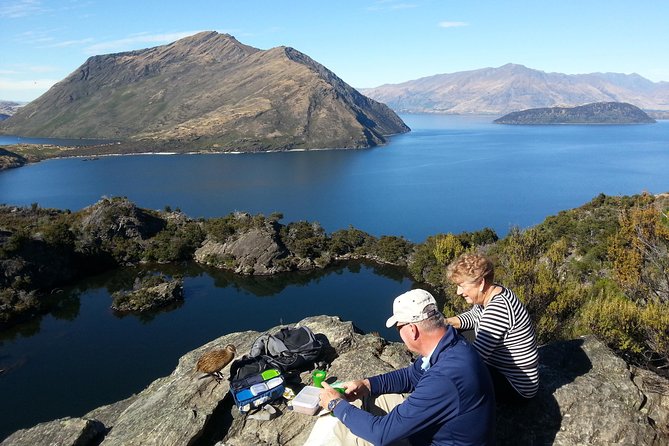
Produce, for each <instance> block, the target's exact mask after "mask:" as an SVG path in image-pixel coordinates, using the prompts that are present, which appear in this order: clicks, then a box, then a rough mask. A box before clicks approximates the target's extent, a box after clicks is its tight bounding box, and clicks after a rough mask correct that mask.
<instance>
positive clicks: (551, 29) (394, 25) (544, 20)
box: [0, 0, 669, 101]
mask: <svg viewBox="0 0 669 446" xmlns="http://www.w3.org/2000/svg"><path fill="white" fill-rule="evenodd" d="M205 30H213V31H218V32H224V33H229V34H232V35H233V36H235V37H236V38H237V39H238V40H239V41H241V42H242V43H244V44H247V45H251V46H254V47H256V48H260V49H269V48H272V47H276V46H281V45H284V46H291V47H293V48H296V49H297V50H299V51H301V52H303V53H306V54H307V55H309V56H310V57H312V58H313V59H315V60H316V61H318V62H320V63H322V64H323V65H325V66H326V67H328V68H329V69H331V70H332V71H334V72H335V73H336V74H337V75H338V76H339V77H341V78H342V79H343V80H344V81H346V82H347V83H348V84H350V85H352V86H353V87H358V88H362V87H375V86H379V85H382V84H386V83H400V82H404V81H408V80H413V79H418V78H421V77H425V76H430V75H434V74H441V73H453V72H456V71H464V70H473V69H478V68H484V67H498V66H501V65H504V64H506V63H510V62H511V63H517V64H522V65H525V66H527V67H529V68H534V69H538V70H542V71H546V72H561V73H568V74H578V73H592V72H616V73H627V74H629V73H638V74H640V75H642V76H644V77H646V78H648V79H650V80H652V81H655V82H658V81H669V1H665V0H654V1H646V0H639V1H635V2H633V1H631V0H625V1H619V0H561V1H543V0H508V1H500V0H496V1H492V0H490V1H488V0H486V1H483V0H458V1H450V0H337V1H319V0H306V1H302V0H294V1H289V0H284V1H280V0H232V1H229V0H181V1H171V0H159V1H154V0H133V1H128V0H104V1H103V0H0V99H4V100H18V101H29V100H32V99H35V98H36V97H38V96H39V95H41V94H42V93H44V92H45V91H47V90H48V88H49V87H51V86H52V85H53V84H54V83H55V82H57V81H59V80H61V79H63V78H64V77H66V76H67V75H68V74H70V73H71V72H73V71H74V70H76V69H77V67H79V66H80V65H81V64H83V63H84V62H85V61H86V59H87V58H88V57H89V56H92V55H97V54H107V53H116V52H121V51H129V50H135V49H140V48H147V47H152V46H157V45H163V44H166V43H169V42H172V41H174V40H177V39H179V38H181V37H184V36H187V35H190V34H194V33H196V32H199V31H205Z"/></svg>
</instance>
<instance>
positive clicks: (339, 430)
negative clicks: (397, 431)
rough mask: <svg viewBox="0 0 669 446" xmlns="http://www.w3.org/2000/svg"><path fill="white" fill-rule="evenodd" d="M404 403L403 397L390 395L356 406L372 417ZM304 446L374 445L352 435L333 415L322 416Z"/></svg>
mask: <svg viewBox="0 0 669 446" xmlns="http://www.w3.org/2000/svg"><path fill="white" fill-rule="evenodd" d="M403 401H404V397H403V396H402V395H398V394H396V393H390V394H387V395H380V396H377V397H368V398H364V399H363V401H362V402H361V401H360V400H357V401H354V402H353V403H351V404H353V405H354V406H356V407H358V408H360V407H361V408H362V409H363V410H365V411H367V412H369V413H371V414H372V415H379V416H380V415H386V414H388V413H389V412H390V411H391V410H393V408H394V407H395V406H397V405H399V404H401V403H402V402H403ZM393 445H397V446H402V445H409V442H408V441H407V440H401V441H399V442H396V443H393ZM304 446H373V445H372V443H370V442H368V441H366V440H363V439H362V438H360V437H357V436H355V435H353V434H352V433H351V431H350V430H348V428H347V427H346V426H344V424H343V423H342V422H341V421H339V419H337V418H336V417H334V416H332V415H329V414H328V415H322V416H321V417H320V418H319V419H318V420H317V421H316V424H314V427H313V428H312V430H311V434H309V438H307V441H306V442H305V443H304Z"/></svg>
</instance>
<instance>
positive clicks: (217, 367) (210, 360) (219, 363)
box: [195, 344, 237, 382]
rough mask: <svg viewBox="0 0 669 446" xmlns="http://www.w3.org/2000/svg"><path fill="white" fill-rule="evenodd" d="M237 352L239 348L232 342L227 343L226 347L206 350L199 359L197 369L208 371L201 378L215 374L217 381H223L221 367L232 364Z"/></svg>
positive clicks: (203, 371)
mask: <svg viewBox="0 0 669 446" xmlns="http://www.w3.org/2000/svg"><path fill="white" fill-rule="evenodd" d="M235 353H237V349H236V348H235V346H234V345H232V344H228V345H226V346H225V348H219V349H216V350H211V351H208V352H204V353H203V354H202V356H200V359H198V360H197V364H196V365H195V370H197V371H198V372H202V373H206V375H204V376H202V377H201V378H205V377H207V376H213V377H214V379H215V380H216V382H221V380H222V379H223V375H222V374H221V369H222V368H223V367H225V366H226V365H228V364H230V361H232V358H234V357H235Z"/></svg>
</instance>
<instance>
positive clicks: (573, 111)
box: [493, 102, 655, 125]
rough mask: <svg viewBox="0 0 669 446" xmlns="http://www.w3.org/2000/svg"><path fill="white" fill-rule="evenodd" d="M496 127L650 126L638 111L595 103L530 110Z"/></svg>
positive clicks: (508, 117)
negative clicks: (508, 125) (545, 125)
mask: <svg viewBox="0 0 669 446" xmlns="http://www.w3.org/2000/svg"><path fill="white" fill-rule="evenodd" d="M493 122H495V123H496V124H521V125H522V124H525V125H532V124H652V123H654V122H655V120H654V119H653V118H651V117H650V116H648V115H647V114H646V113H645V112H644V111H643V110H641V109H640V108H639V107H635V106H634V105H631V104H625V103H621V102H598V103H595V104H587V105H581V106H578V107H550V108H531V109H529V110H522V111H517V112H512V113H509V114H507V115H504V116H502V117H501V118H498V119H495V121H493Z"/></svg>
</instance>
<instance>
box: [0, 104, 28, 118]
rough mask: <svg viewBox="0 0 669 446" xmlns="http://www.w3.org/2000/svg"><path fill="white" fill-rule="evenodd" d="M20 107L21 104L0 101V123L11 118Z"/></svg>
mask: <svg viewBox="0 0 669 446" xmlns="http://www.w3.org/2000/svg"><path fill="white" fill-rule="evenodd" d="M22 105H24V104H23V103H21V102H14V101H3V100H0V121H2V120H4V119H7V118H9V117H10V116H12V115H13V114H14V113H16V110H18V109H19V108H20V107H21V106H22Z"/></svg>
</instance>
